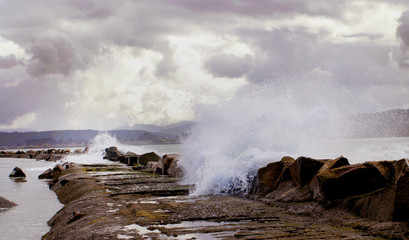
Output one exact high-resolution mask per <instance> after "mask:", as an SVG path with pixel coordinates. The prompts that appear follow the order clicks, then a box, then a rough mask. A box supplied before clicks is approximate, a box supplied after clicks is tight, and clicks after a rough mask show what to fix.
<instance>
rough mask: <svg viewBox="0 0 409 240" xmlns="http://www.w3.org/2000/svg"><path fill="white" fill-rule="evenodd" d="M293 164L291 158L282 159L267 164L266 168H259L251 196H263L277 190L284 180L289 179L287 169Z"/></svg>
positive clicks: (289, 174) (289, 175)
mask: <svg viewBox="0 0 409 240" xmlns="http://www.w3.org/2000/svg"><path fill="white" fill-rule="evenodd" d="M294 163H295V160H294V159H293V158H292V157H288V156H286V157H283V158H282V159H281V161H279V162H272V163H269V164H268V165H267V166H266V167H263V168H260V169H259V170H258V172H257V176H256V179H255V183H254V185H253V189H252V190H251V191H250V192H251V194H256V195H258V196H265V195H266V194H267V193H270V192H272V191H274V190H275V189H277V187H278V186H279V185H280V184H281V183H282V182H283V181H285V180H289V179H291V173H290V170H289V167H290V166H291V165H293V164H294Z"/></svg>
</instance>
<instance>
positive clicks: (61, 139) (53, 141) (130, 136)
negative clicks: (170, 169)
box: [0, 124, 188, 149]
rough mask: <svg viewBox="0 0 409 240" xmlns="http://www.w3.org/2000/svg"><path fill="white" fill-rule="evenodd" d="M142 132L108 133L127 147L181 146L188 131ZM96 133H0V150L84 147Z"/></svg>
mask: <svg viewBox="0 0 409 240" xmlns="http://www.w3.org/2000/svg"><path fill="white" fill-rule="evenodd" d="M153 130H155V132H150V131H145V130H111V131H107V133H108V134H109V135H111V136H114V137H116V138H117V139H118V141H120V142H122V143H126V144H132V145H141V144H171V143H180V138H181V137H182V136H183V135H184V134H185V132H184V131H187V130H188V127H186V126H185V125H184V124H182V125H180V126H172V127H170V128H161V127H158V128H154V129H153ZM98 133H99V131H97V130H57V131H42V132H17V131H15V132H0V148H2V149H7V148H37V147H45V148H48V147H70V146H72V147H74V146H87V145H88V144H89V143H90V141H91V140H92V139H94V138H95V136H96V135H97V134H98Z"/></svg>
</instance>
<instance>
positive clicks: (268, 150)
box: [0, 126, 409, 239]
mask: <svg viewBox="0 0 409 240" xmlns="http://www.w3.org/2000/svg"><path fill="white" fill-rule="evenodd" d="M225 128H226V127H225ZM227 128H228V127H227ZM202 130H203V131H204V130H206V131H204V132H202V134H205V135H206V134H215V133H218V134H222V135H221V136H220V138H211V136H210V135H209V138H206V137H204V136H201V138H196V137H198V136H200V134H199V135H197V134H198V133H200V131H201V129H199V130H196V131H198V132H196V133H195V134H193V135H192V138H190V139H187V140H186V142H185V143H184V144H182V145H180V144H173V145H146V146H130V145H123V144H120V143H119V142H118V141H117V140H116V139H115V138H113V137H111V136H109V135H107V134H104V133H102V134H100V135H98V136H97V137H96V138H95V139H94V140H93V142H92V144H91V146H90V150H89V152H88V154H83V155H70V156H68V157H66V158H65V159H63V160H61V161H59V162H58V163H63V162H77V163H88V164H95V163H106V164H116V163H114V162H112V161H108V160H104V159H103V158H102V157H103V155H104V149H105V148H107V147H110V146H117V147H118V149H119V150H120V151H123V152H127V151H132V152H135V153H137V154H143V153H146V152H150V151H154V152H157V153H158V154H160V155H163V154H167V153H175V152H178V153H182V155H183V158H182V160H181V161H180V164H181V165H182V166H183V167H184V168H185V170H186V173H187V175H186V177H185V179H184V180H183V181H184V182H186V183H193V184H195V185H196V190H195V192H194V194H209V193H213V194H217V193H223V192H228V190H229V189H236V190H239V191H241V192H244V193H245V192H246V191H247V190H248V186H249V184H250V180H251V173H254V172H255V170H257V169H258V168H260V167H263V166H265V165H266V164H268V163H270V162H274V161H279V160H280V159H281V157H283V156H285V155H290V156H293V157H295V158H296V157H298V156H308V157H314V158H336V157H338V156H340V155H343V156H345V157H347V158H348V159H349V161H350V162H351V163H358V162H364V161H377V160H397V159H401V158H409V138H371V139H318V140H314V141H306V142H304V144H301V145H295V144H294V145H291V144H290V146H287V147H281V146H280V145H279V144H277V143H276V144H267V143H266V144H259V145H257V144H254V141H253V140H254V139H252V137H251V136H246V138H240V137H238V136H239V135H240V134H242V133H241V132H240V131H236V132H234V134H232V135H228V134H227V135H226V134H225V135H223V131H222V130H221V129H217V128H215V129H213V130H215V131H216V132H209V131H210V130H209V128H207V126H206V128H202ZM213 130H212V131H213ZM229 130H230V129H229ZM213 136H214V135H213ZM248 137H249V138H248ZM193 140H195V141H193ZM249 140H251V141H253V142H252V143H251V141H249ZM225 141H226V142H225ZM229 141H230V142H229ZM245 141H248V144H247V145H246V144H244V142H245ZM228 143H229V144H228ZM295 143H297V142H295ZM238 146H239V147H238ZM55 164H57V163H54V162H45V161H36V160H32V159H0V196H3V197H5V198H7V199H9V200H11V201H13V202H15V203H17V204H19V206H17V207H14V208H12V209H11V210H8V211H5V212H1V213H0V232H1V233H2V234H0V239H40V238H41V236H42V235H44V234H45V233H46V232H47V231H48V230H49V227H48V226H47V221H48V220H49V219H50V218H51V217H52V216H53V215H54V214H55V213H56V212H57V211H58V210H59V209H60V208H61V207H62V204H60V203H59V202H58V200H57V198H56V195H55V194H54V192H52V191H50V190H49V188H48V185H47V183H46V182H45V181H44V180H38V179H37V176H38V175H39V174H41V173H42V172H43V171H44V170H46V169H48V168H52V167H54V166H55ZM15 166H18V167H20V168H22V169H23V171H24V172H25V173H26V174H27V182H23V183H18V182H14V181H13V180H11V179H9V178H8V175H9V174H10V172H11V171H12V170H13V168H14V167H15Z"/></svg>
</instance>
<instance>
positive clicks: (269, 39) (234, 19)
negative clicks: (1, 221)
mask: <svg viewBox="0 0 409 240" xmlns="http://www.w3.org/2000/svg"><path fill="white" fill-rule="evenodd" d="M392 2H393V3H392ZM408 10H409V3H408V1H404V0H401V1H399V0H396V1H386V0H385V1H382V0H377V1H375V0H359V1H358V0H353V1H338V0H336V1H325V0H311V1H302V0H291V1H288V0H230V1H228V0H168V1H165V0H156V1H144V0H140V1H138V0H133V1H131V0H129V1H125V0H124V1H122V0H112V1H109V0H98V1H96V0H95V1H91V0H66V1H64V0H59V1H52V0H35V1H34V0H13V1H9V0H0V104H1V108H0V129H16V128H24V129H32V130H51V129H87V128H91V129H101V130H103V129H113V128H118V127H121V126H132V125H134V124H139V123H152V124H170V123H175V122H178V121H182V120H194V119H196V117H197V116H198V112H199V111H200V109H201V108H202V107H203V106H209V105H215V104H221V103H223V102H225V101H228V100H229V99H232V98H235V97H237V95H240V94H243V92H246V91H250V90H249V89H251V88H252V86H260V85H262V84H264V83H265V82H268V81H276V82H281V81H284V82H287V85H288V87H290V88H291V87H292V86H302V84H308V86H320V87H322V86H326V87H325V88H324V89H322V91H318V92H319V93H318V94H322V95H323V98H322V99H323V101H325V100H326V99H344V100H345V99H346V100H347V101H343V102H344V105H345V106H349V107H350V113H351V114H353V113H358V112H371V111H383V110H388V109H392V108H409V11H408ZM288 79H289V80H288ZM306 79H308V80H306ZM297 89H303V88H302V87H301V88H297ZM296 94H297V93H296ZM345 106H344V107H345Z"/></svg>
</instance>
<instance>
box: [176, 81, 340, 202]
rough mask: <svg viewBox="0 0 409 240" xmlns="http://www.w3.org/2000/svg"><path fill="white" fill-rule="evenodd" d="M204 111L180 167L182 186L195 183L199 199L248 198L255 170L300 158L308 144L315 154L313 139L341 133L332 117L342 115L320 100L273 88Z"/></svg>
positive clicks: (185, 146) (255, 90) (187, 142)
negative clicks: (208, 196) (227, 195)
mask: <svg viewBox="0 0 409 240" xmlns="http://www.w3.org/2000/svg"><path fill="white" fill-rule="evenodd" d="M300 97H301V99H300ZM305 103H307V104H305ZM201 112H202V115H201V116H200V118H201V121H200V122H199V124H198V125H197V126H196V127H195V128H194V129H193V130H192V133H191V135H190V137H189V138H188V139H186V140H185V141H184V144H183V146H182V148H181V153H182V156H183V158H182V161H181V162H180V164H181V165H182V167H183V168H184V169H185V170H186V176H185V179H184V181H185V183H190V184H195V186H196V190H195V193H196V194H213V193H215V194H217V193H231V192H242V193H243V192H244V193H246V192H247V191H248V190H249V188H250V184H251V179H252V175H254V174H255V171H256V170H257V169H259V168H260V167H263V166H265V165H266V164H267V163H269V162H273V161H278V160H280V159H281V157H283V156H285V155H291V156H297V154H300V151H301V150H302V149H305V148H304V147H303V146H305V145H306V144H308V149H309V151H310V152H315V151H316V150H317V149H318V148H319V144H314V140H315V139H319V138H320V137H321V136H327V135H331V134H334V133H335V131H337V122H336V121H330V117H334V116H335V117H337V116H338V112H337V111H336V108H334V107H332V106H330V104H328V103H326V102H324V101H322V98H321V97H320V96H319V95H317V94H307V95H302V96H300V95H299V94H297V93H296V92H294V89H293V88H286V87H285V86H284V87H283V86H278V85H277V84H274V83H270V84H267V83H266V84H264V85H262V86H258V87H255V88H253V89H252V90H251V91H248V92H247V93H246V94H241V95H240V96H236V97H235V98H234V99H232V100H230V101H228V102H226V103H224V104H221V105H219V106H215V107H209V108H207V109H203V111H201Z"/></svg>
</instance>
